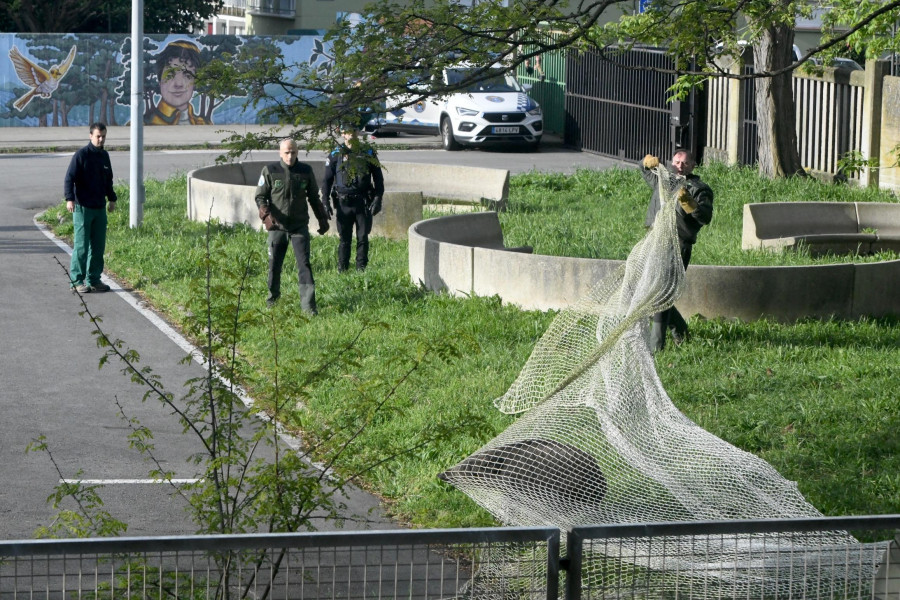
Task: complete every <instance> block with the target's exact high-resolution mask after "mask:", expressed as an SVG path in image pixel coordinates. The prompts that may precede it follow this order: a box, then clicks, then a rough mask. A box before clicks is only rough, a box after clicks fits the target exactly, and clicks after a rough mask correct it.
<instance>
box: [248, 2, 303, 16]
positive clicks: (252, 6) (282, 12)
mask: <svg viewBox="0 0 900 600" xmlns="http://www.w3.org/2000/svg"><path fill="white" fill-rule="evenodd" d="M247 12H248V13H250V14H254V15H265V16H275V17H286V18H287V17H289V18H293V17H294V15H295V14H296V8H295V4H294V0H247Z"/></svg>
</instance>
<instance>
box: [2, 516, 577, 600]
mask: <svg viewBox="0 0 900 600" xmlns="http://www.w3.org/2000/svg"><path fill="white" fill-rule="evenodd" d="M559 543H560V534H559V530H557V529H552V528H497V529H456V530H422V531H353V532H350V531H346V532H338V533H306V534H266V535H235V536H195V537H160V538H110V539H82V540H34V541H16V542H0V598H2V599H3V600H6V599H7V598H9V599H18V598H37V597H40V598H48V599H49V598H129V599H130V598H179V599H180V598H191V599H201V598H204V599H205V598H217V599H218V598H221V599H226V598H254V599H257V600H262V599H285V600H288V599H289V600H302V599H304V598H342V599H348V600H349V599H357V598H359V599H373V598H455V597H457V596H458V595H459V594H460V593H469V594H473V593H474V594H480V593H481V592H480V591H479V590H487V589H490V590H493V591H495V592H500V593H503V594H505V593H507V591H508V592H509V593H515V594H520V593H521V594H524V595H525V596H527V597H530V598H547V599H548V600H554V599H555V598H556V597H557V596H556V594H557V590H558V588H559V582H558V564H559V561H558V557H559ZM498 548H500V549H502V550H503V551H502V552H497V549H498ZM510 551H512V552H510ZM529 573H532V574H533V573H540V574H541V576H540V577H534V576H533V575H529Z"/></svg>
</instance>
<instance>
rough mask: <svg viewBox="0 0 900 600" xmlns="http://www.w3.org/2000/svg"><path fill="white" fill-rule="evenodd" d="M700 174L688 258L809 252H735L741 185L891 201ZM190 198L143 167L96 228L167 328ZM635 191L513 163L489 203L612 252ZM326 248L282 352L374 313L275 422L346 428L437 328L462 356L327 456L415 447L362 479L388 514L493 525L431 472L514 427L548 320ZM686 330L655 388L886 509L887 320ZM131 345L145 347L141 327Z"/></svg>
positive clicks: (889, 476) (190, 272)
mask: <svg viewBox="0 0 900 600" xmlns="http://www.w3.org/2000/svg"><path fill="white" fill-rule="evenodd" d="M700 174H701V177H703V178H704V180H706V181H707V182H708V183H709V184H710V185H711V186H712V187H713V190H714V191H715V194H716V200H715V210H716V212H715V215H714V218H713V223H712V225H710V226H709V227H705V228H704V229H703V230H702V231H701V233H700V236H699V241H698V243H697V245H696V246H695V252H694V259H693V261H692V262H695V263H697V264H740V263H738V262H737V259H736V258H733V257H741V256H743V257H745V258H747V257H748V256H749V260H750V261H751V263H752V261H754V260H767V261H772V262H767V263H763V264H783V263H780V262H778V261H791V260H810V259H808V258H803V257H802V256H801V257H796V256H795V255H792V254H790V253H786V254H783V255H768V254H763V253H745V252H742V251H740V235H741V233H740V215H741V206H742V204H743V203H744V202H749V201H754V200H755V199H756V198H759V199H765V200H768V201H775V200H835V201H865V200H863V199H861V198H870V199H872V200H874V201H891V200H890V199H889V198H890V197H889V196H887V195H885V194H884V193H876V192H872V191H868V190H854V189H851V188H847V187H839V186H827V185H824V184H821V183H818V182H814V181H799V182H797V181H767V180H761V179H759V178H757V177H756V176H755V174H753V173H752V172H751V171H749V170H746V169H731V168H726V167H722V166H715V165H714V166H712V167H709V168H706V169H704V170H702V171H701V173H700ZM748 190H750V191H749V192H748ZM185 196H186V181H185V177H184V176H181V177H176V178H173V179H170V180H167V181H164V182H157V181H148V182H147V185H146V198H147V199H146V203H145V207H144V221H143V225H142V227H141V228H139V229H129V227H128V206H127V204H128V203H127V189H124V188H123V189H122V190H120V199H121V200H122V201H120V202H119V204H120V205H121V206H120V207H119V210H118V211H116V212H115V213H112V214H111V215H110V227H109V236H108V242H107V268H108V270H109V271H110V272H111V273H113V274H114V275H115V276H116V277H117V278H119V279H120V280H122V281H124V282H126V285H127V286H130V287H132V288H134V289H135V291H137V292H138V293H140V294H142V295H144V296H145V297H146V298H147V299H148V300H150V301H151V302H152V303H153V305H154V306H156V307H157V308H158V309H159V310H161V311H162V312H164V313H166V314H167V315H168V316H169V318H170V319H171V320H172V321H173V322H175V323H179V322H184V320H185V319H189V318H192V316H191V315H190V313H189V312H188V311H187V310H186V309H185V308H184V307H185V306H186V304H187V295H188V293H189V289H190V288H191V287H192V286H196V285H198V284H199V283H200V282H202V280H203V275H204V272H203V252H204V250H203V247H204V238H205V236H206V226H205V224H201V223H193V222H190V221H188V220H187V219H186V218H185V216H184V215H185V209H184V202H185V200H184V199H185ZM752 196H755V197H756V198H754V197H752ZM648 197H649V190H648V189H647V187H646V186H645V185H644V184H643V182H642V181H641V179H640V175H639V174H638V173H637V172H636V171H628V170H622V169H614V170H610V171H604V172H599V171H597V172H595V171H579V172H577V173H576V174H575V175H572V176H565V175H544V174H537V173H531V174H526V175H521V176H516V177H513V178H512V181H511V190H510V210H509V212H508V213H506V214H504V215H502V216H501V218H502V220H503V227H504V233H505V235H506V239H507V243H508V244H509V245H519V244H530V245H533V246H534V247H535V252H537V253H543V254H558V255H568V256H595V257H605V258H624V257H625V256H626V255H627V253H628V251H629V250H630V249H631V247H632V246H633V244H634V243H635V242H636V241H637V240H639V239H640V238H641V237H642V236H643V235H644V233H645V232H644V227H643V222H644V212H645V210H646V203H647V199H648ZM44 218H45V220H46V221H47V222H48V223H51V224H54V226H55V228H56V230H57V232H58V233H59V234H60V235H63V236H71V231H72V229H71V218H70V217H69V216H68V213H66V212H65V209H64V207H63V206H62V205H60V206H59V207H56V208H54V209H52V210H51V211H48V213H47V214H46V216H45V217H44ZM211 232H212V238H213V239H212V244H213V245H214V247H215V249H216V253H217V256H218V260H220V261H222V262H221V264H224V265H228V266H230V267H239V266H242V265H244V264H245V263H247V261H248V257H249V267H250V280H249V286H248V290H247V293H246V297H247V303H248V309H249V310H254V311H263V310H265V297H266V284H265V279H266V250H265V234H263V233H262V232H258V231H255V230H251V229H250V228H248V227H243V226H237V227H227V226H221V225H214V226H213V227H212V228H211ZM336 252H337V240H336V239H335V238H334V237H331V236H328V237H324V238H316V239H314V240H313V243H312V266H313V273H314V275H315V279H316V291H317V296H318V304H319V310H320V314H319V316H318V317H316V318H315V319H313V320H310V321H307V320H306V319H304V318H303V317H302V316H301V314H300V310H299V300H298V298H297V291H296V267H295V266H294V264H293V258H292V257H291V256H288V257H287V259H286V261H285V271H284V276H283V278H282V286H283V287H282V301H281V303H280V306H279V308H278V310H279V311H281V312H279V316H280V317H283V321H282V325H281V331H280V332H279V336H280V340H281V341H280V346H279V362H280V364H281V365H283V366H284V365H291V367H290V368H291V369H298V370H299V369H303V368H305V366H308V365H314V364H317V363H318V361H325V360H328V358H329V353H330V352H334V351H335V348H337V347H338V346H339V345H340V344H341V342H345V341H346V340H347V339H348V338H349V337H350V336H353V335H355V334H356V333H357V332H358V331H359V330H360V329H361V328H362V327H364V326H365V325H366V324H369V323H373V322H381V323H384V324H385V327H377V328H370V329H367V330H366V332H365V333H364V334H363V347H364V348H365V353H364V356H362V357H361V359H360V360H359V361H358V364H357V368H356V369H355V370H354V372H346V373H342V374H341V376H339V377H335V378H334V379H333V380H332V381H329V382H327V383H326V384H324V385H321V386H318V387H316V388H315V389H311V390H308V396H307V397H305V398H303V400H302V403H298V405H297V409H296V410H295V411H294V413H293V415H292V418H291V420H290V422H288V423H287V425H289V426H292V427H296V428H298V429H301V430H303V431H304V432H305V436H306V437H307V438H315V439H325V438H326V437H327V436H328V435H329V434H335V433H336V434H337V435H340V434H341V432H349V431H352V430H354V429H355V427H354V426H356V425H358V424H359V423H358V421H355V419H358V417H359V415H360V414H361V413H362V412H364V408H365V407H362V408H361V407H360V406H359V404H358V402H359V400H358V398H359V390H360V389H361V388H365V389H366V390H367V391H368V393H370V394H371V395H372V396H373V397H376V396H377V395H378V393H380V392H379V390H380V391H381V392H384V393H386V391H385V390H383V389H382V388H379V387H378V386H380V385H383V383H382V382H387V381H390V380H391V378H392V377H394V376H396V375H397V374H399V373H400V372H402V369H403V366H404V364H405V359H406V357H408V356H409V355H410V354H414V353H415V352H417V349H418V348H420V347H422V344H426V343H428V340H446V341H448V343H452V344H454V345H455V346H456V347H457V348H458V349H459V352H460V356H459V358H455V359H452V360H447V361H440V362H435V363H432V364H429V365H428V367H427V368H426V369H423V370H421V371H419V372H416V373H415V374H414V375H413V377H412V378H411V380H410V381H409V382H408V383H407V384H406V385H404V386H402V387H401V388H400V390H399V392H398V396H397V398H396V402H397V406H396V408H395V410H394V411H393V412H388V413H384V412H382V413H379V414H378V415H377V416H375V417H374V418H373V419H372V420H371V422H369V424H368V426H367V428H366V430H365V432H364V433H363V434H362V435H361V437H360V438H359V440H358V444H357V446H355V448H356V451H354V452H352V453H346V454H345V455H344V458H343V459H342V462H341V464H340V465H339V468H340V470H342V471H344V472H348V473H349V472H355V471H358V470H361V469H364V468H365V466H367V465H371V464H373V463H376V462H377V461H379V460H381V458H383V457H385V456H388V455H390V454H392V453H394V452H396V451H398V450H399V449H400V448H401V447H406V448H413V447H414V448H415V449H414V450H413V451H412V452H410V453H408V454H405V455H404V456H402V457H401V458H399V459H398V460H395V461H392V462H390V463H386V464H383V465H380V466H378V467H376V468H375V469H373V470H370V471H368V472H367V473H366V475H365V477H364V485H365V487H367V488H368V489H370V490H371V491H373V492H375V493H377V494H378V495H379V496H381V497H382V498H384V499H385V500H386V502H387V504H388V506H389V507H390V509H391V510H392V511H393V513H394V514H395V515H396V516H397V517H398V518H399V519H401V520H403V521H405V522H408V523H411V524H413V525H416V526H419V527H457V526H476V525H488V524H493V520H492V518H491V517H490V515H489V514H487V513H486V512H485V511H483V510H482V509H480V508H479V507H477V506H476V505H475V504H474V503H473V502H472V501H471V500H469V499H468V498H467V497H465V496H464V495H463V494H462V493H461V492H459V491H457V490H455V489H453V488H451V487H450V486H449V485H447V484H446V483H443V482H441V481H440V480H438V479H437V477H436V476H437V474H438V473H440V472H442V471H444V470H445V469H446V468H448V467H449V466H451V465H453V464H455V463H457V462H458V461H460V460H461V459H463V458H464V457H466V456H468V455H469V454H470V453H472V452H473V451H475V450H477V449H478V448H479V447H481V446H482V445H483V444H484V443H485V442H486V441H487V440H489V439H491V438H493V437H494V436H496V435H497V434H498V433H499V432H501V431H503V430H504V429H506V428H507V427H508V426H509V425H510V424H511V423H512V422H513V420H514V417H511V416H508V415H503V414H500V413H499V412H498V411H496V409H495V408H494V406H493V400H494V399H495V398H497V397H498V396H500V395H502V394H503V393H504V392H505V391H506V389H507V388H508V387H509V385H510V384H511V383H512V381H513V380H514V379H515V377H516V375H517V374H518V372H519V370H520V369H521V368H522V365H523V364H524V363H525V360H526V359H527V358H528V356H529V354H530V352H531V350H532V348H533V347H534V345H535V343H536V342H537V340H538V339H539V338H540V337H541V335H542V334H543V333H544V331H545V330H546V328H547V327H548V325H549V323H550V322H551V320H552V318H553V316H554V315H553V314H552V313H547V314H545V313H540V312H535V311H521V310H518V309H517V308H515V307H510V306H503V305H502V304H501V302H500V301H499V299H497V298H449V297H447V296H443V295H436V294H433V293H430V292H427V291H424V290H422V289H420V288H418V287H417V286H416V285H414V284H413V283H412V282H411V281H410V279H409V274H408V248H407V244H406V242H400V241H390V240H386V239H382V238H373V239H372V240H371V247H370V267H369V269H368V270H367V271H366V272H365V273H355V272H353V273H346V274H342V275H339V274H338V273H337V272H336V271H337V262H336ZM751 254H752V255H751ZM720 261H721V262H720ZM819 261H820V262H821V259H819ZM751 263H748V262H747V261H746V260H745V261H744V262H743V264H751ZM752 264H756V263H752ZM784 264H793V263H784ZM74 316H75V315H73V318H74ZM691 327H692V328H691V333H692V338H691V340H690V342H689V343H688V344H685V345H682V346H681V347H677V348H676V347H672V348H670V349H667V350H666V351H664V352H662V353H660V354H658V355H657V356H656V364H657V370H658V372H659V376H660V379H661V381H662V383H663V385H664V387H665V389H666V391H667V392H668V394H669V396H670V397H671V398H672V400H673V402H674V403H675V405H676V406H677V407H678V408H679V410H681V411H682V412H684V414H685V415H686V416H687V417H688V418H690V419H692V420H694V421H695V422H697V423H698V424H699V425H700V426H701V427H703V428H704V429H706V430H708V431H709V432H710V433H712V434H714V435H716V436H719V437H721V438H722V439H724V440H726V441H728V442H730V443H732V444H734V445H736V446H738V447H739V448H741V449H743V450H747V451H749V452H753V453H754V454H757V455H758V456H760V457H761V458H762V459H764V460H766V461H767V462H769V463H770V464H771V465H772V466H773V467H775V468H776V469H777V470H778V471H779V472H780V473H781V474H782V475H783V476H784V477H786V478H788V479H791V480H795V481H797V482H798V484H799V487H800V491H801V493H803V495H804V496H805V497H806V498H807V500H809V502H810V503H811V504H813V505H814V506H815V507H816V508H817V509H819V510H820V511H821V512H822V513H824V514H826V515H842V514H870V513H898V512H900V436H897V435H896V432H897V431H900V394H897V392H896V390H898V389H900V374H898V371H900V370H898V369H897V367H896V366H897V365H898V364H900V348H898V340H900V324H898V322H897V321H896V320H877V321H876V320H862V321H858V322H838V321H826V322H820V321H804V322H800V323H797V324H794V325H779V324H776V323H772V322H768V321H758V322H753V323H739V322H732V321H725V320H713V321H705V320H702V319H698V318H694V319H692V321H691ZM126 341H127V342H128V343H130V344H131V345H132V346H133V347H134V348H135V349H137V350H138V351H140V340H127V339H126ZM239 351H240V352H241V355H242V356H243V357H244V358H245V359H246V360H247V361H248V362H249V363H250V364H251V365H253V366H255V367H256V369H255V375H254V376H252V377H248V380H247V381H244V382H242V383H243V384H244V385H245V386H246V387H247V388H248V389H249V391H250V393H251V395H253V393H254V391H262V390H265V389H266V386H269V385H271V380H270V376H271V367H270V364H271V359H272V354H273V348H272V340H271V334H270V332H269V331H268V329H266V328H265V327H264V326H255V325H253V324H252V323H251V324H248V325H246V326H245V329H244V331H243V341H242V343H241V345H240V348H239ZM177 358H178V357H173V360H177ZM283 369H284V367H283ZM279 377H290V372H287V373H285V372H284V371H282V372H281V373H280V374H279ZM180 383H181V382H168V387H169V389H177V388H178V386H179V385H180ZM350 402H354V403H357V404H354V410H349V409H348V403H350ZM111 410H113V408H112V406H111ZM351 421H352V422H351ZM436 429H441V430H443V431H444V434H445V435H444V439H443V440H442V441H441V443H429V442H428V440H429V439H430V436H433V435H434V433H435V431H436ZM447 432H450V433H449V434H447ZM448 436H449V437H448Z"/></svg>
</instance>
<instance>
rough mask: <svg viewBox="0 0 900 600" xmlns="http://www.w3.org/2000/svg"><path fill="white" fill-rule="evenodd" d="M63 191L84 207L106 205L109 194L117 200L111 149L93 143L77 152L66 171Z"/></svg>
mask: <svg viewBox="0 0 900 600" xmlns="http://www.w3.org/2000/svg"><path fill="white" fill-rule="evenodd" d="M63 194H64V195H65V198H66V200H72V201H74V202H75V203H77V204H79V205H81V206H83V207H85V208H103V207H104V206H105V205H106V200H107V198H108V199H109V201H110V202H116V201H117V200H118V199H119V198H118V197H117V196H116V192H115V190H114V189H113V172H112V165H111V164H110V162H109V152H107V151H106V150H104V149H103V148H97V147H96V146H94V145H93V144H88V145H87V146H85V147H84V148H81V149H80V150H78V151H77V152H75V154H74V156H72V161H71V162H70V163H69V169H68V171H66V179H65V182H64V183H63Z"/></svg>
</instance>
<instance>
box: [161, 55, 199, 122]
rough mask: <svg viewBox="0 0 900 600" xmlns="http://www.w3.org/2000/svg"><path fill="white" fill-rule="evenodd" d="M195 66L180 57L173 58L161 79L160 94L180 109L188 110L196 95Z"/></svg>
mask: <svg viewBox="0 0 900 600" xmlns="http://www.w3.org/2000/svg"><path fill="white" fill-rule="evenodd" d="M194 77H195V73H194V66H193V65H191V64H190V63H188V62H185V61H183V60H181V59H180V58H173V59H171V60H170V61H169V62H168V64H167V65H166V68H165V69H164V70H163V72H162V77H161V78H160V81H159V95H160V96H162V99H163V102H165V103H167V104H169V105H171V106H174V107H175V108H177V109H178V110H180V111H181V110H187V107H188V103H190V101H191V97H192V96H193V95H194Z"/></svg>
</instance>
